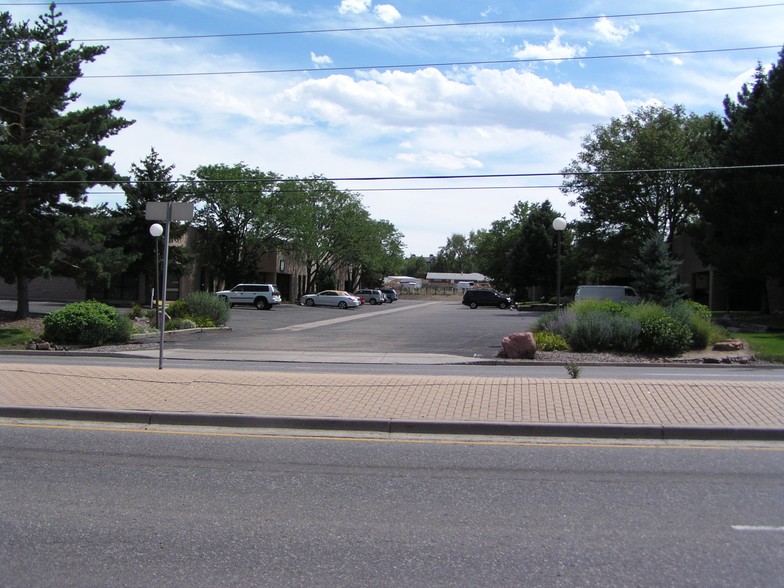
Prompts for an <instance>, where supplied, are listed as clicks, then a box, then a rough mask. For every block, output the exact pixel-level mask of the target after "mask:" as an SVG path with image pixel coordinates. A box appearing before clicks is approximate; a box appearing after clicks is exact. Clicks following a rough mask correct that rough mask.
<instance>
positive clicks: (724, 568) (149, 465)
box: [0, 426, 784, 587]
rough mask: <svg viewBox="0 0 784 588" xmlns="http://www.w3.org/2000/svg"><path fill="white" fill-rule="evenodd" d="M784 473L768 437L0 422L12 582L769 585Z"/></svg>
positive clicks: (783, 506)
mask: <svg viewBox="0 0 784 588" xmlns="http://www.w3.org/2000/svg"><path fill="white" fill-rule="evenodd" d="M237 433H242V434H237ZM782 484H784V453H782V450H781V448H780V447H769V446H759V447H756V448H754V447H751V446H748V445H719V446H716V445H712V446H705V445H698V446H685V445H677V446H675V445H663V444H656V445H647V446H646V445H639V444H637V445H630V444H625V445H619V446H608V445H598V444H592V445H576V444H564V443H558V444H551V445H546V444H537V443H513V442H503V443H501V442H498V440H493V439H489V440H483V441H482V442H476V441H475V440H473V439H471V438H441V439H438V440H437V441H435V440H430V439H427V438H421V437H420V438H401V439H399V440H397V441H393V440H390V439H388V438H383V439H382V438H379V439H367V438H366V439H360V438H354V439H347V438H332V439H326V438H303V437H301V436H300V437H286V436H281V437H269V436H264V435H261V434H252V433H250V432H247V433H246V432H242V431H239V432H236V433H235V434H230V435H229V434H221V433H220V432H219V431H206V432H202V433H195V432H191V431H188V430H182V429H179V430H171V429H169V430H166V431H150V430H143V429H126V430H118V429H107V428H103V429H102V430H77V429H72V428H68V427H59V428H46V427H43V428H37V427H35V428H34V427H30V426H0V485H1V486H2V488H3V500H2V501H0V522H1V524H2V529H3V532H2V533H0V569H2V570H3V580H2V584H3V585H4V586H9V587H13V586H25V587H26V586H34V585H57V586H88V585H91V586H107V585H126V586H149V585H155V586H226V585H237V586H241V585H244V586H249V585H256V586H303V585H308V586H377V585H379V584H380V583H383V584H384V585H388V586H437V585H440V586H447V585H449V586H458V585H459V586H575V585H580V586H589V585H590V586H774V585H780V583H781V578H782V577H784V558H782V557H781V546H782V538H783V537H784V535H783V534H782V532H783V531H784V503H782V501H781V488H782Z"/></svg>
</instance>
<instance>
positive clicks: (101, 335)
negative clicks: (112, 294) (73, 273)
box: [43, 300, 132, 347]
mask: <svg viewBox="0 0 784 588" xmlns="http://www.w3.org/2000/svg"><path fill="white" fill-rule="evenodd" d="M43 323H44V338H45V339H46V340H47V341H50V342H52V343H70V344H73V345H86V346H90V347H93V346H97V345H103V344H104V343H108V342H111V343H127V342H128V340H129V339H130V337H131V329H132V324H131V319H130V318H128V316H126V315H119V314H117V311H116V310H115V309H114V308H112V307H111V306H109V305H108V304H104V303H102V302H96V301H94V300H91V301H88V302H76V303H74V304H69V305H67V306H65V307H64V308H61V309H60V310H56V311H54V312H52V313H49V314H48V315H46V316H45V317H44V320H43Z"/></svg>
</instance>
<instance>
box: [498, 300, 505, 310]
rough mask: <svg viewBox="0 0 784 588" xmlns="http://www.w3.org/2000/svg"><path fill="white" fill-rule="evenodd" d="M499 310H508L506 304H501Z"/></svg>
mask: <svg viewBox="0 0 784 588" xmlns="http://www.w3.org/2000/svg"><path fill="white" fill-rule="evenodd" d="M498 308H500V309H501V310H506V302H501V303H500V304H499V305H498Z"/></svg>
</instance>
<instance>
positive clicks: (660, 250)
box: [632, 234, 685, 306]
mask: <svg viewBox="0 0 784 588" xmlns="http://www.w3.org/2000/svg"><path fill="white" fill-rule="evenodd" d="M680 264H681V262H680V261H678V260H677V259H674V258H672V257H671V256H670V253H669V250H668V248H667V243H666V241H665V240H664V237H662V235H660V234H656V235H655V236H653V237H650V238H649V239H647V240H646V241H645V242H644V243H643V244H642V247H640V251H639V254H638V256H637V258H635V259H634V260H633V262H632V265H633V268H632V279H633V282H632V286H633V287H634V288H636V289H637V292H639V294H640V296H641V297H642V298H643V299H644V300H647V301H649V302H656V303H657V304H661V305H662V306H670V305H671V304H673V303H675V302H676V301H678V300H679V299H680V298H682V297H683V294H684V288H685V287H684V285H683V284H680V283H679V282H678V266H680Z"/></svg>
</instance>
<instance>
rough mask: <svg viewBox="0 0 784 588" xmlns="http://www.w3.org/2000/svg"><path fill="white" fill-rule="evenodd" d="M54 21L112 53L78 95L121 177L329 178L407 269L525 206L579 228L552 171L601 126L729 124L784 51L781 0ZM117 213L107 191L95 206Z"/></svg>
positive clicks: (27, 9) (404, 1)
mask: <svg viewBox="0 0 784 588" xmlns="http://www.w3.org/2000/svg"><path fill="white" fill-rule="evenodd" d="M30 4H31V2H30V1H29V0H28V1H27V2H23V0H17V1H16V3H13V2H11V3H2V2H0V11H8V12H10V13H11V15H12V17H13V19H14V21H21V20H28V19H35V17H36V16H37V15H38V14H40V13H42V12H45V11H46V3H44V2H42V3H41V4H40V5H30ZM58 8H59V10H60V11H62V13H63V18H64V19H65V20H67V21H68V33H67V37H68V38H72V39H74V40H76V41H77V42H82V43H85V44H102V45H106V46H107V47H108V50H107V52H106V54H105V55H103V56H101V57H98V58H97V59H96V60H95V62H93V63H90V64H86V65H85V67H84V68H83V72H84V77H83V78H82V79H80V80H79V81H78V82H77V83H76V84H75V85H74V86H73V89H75V90H77V91H78V92H80V93H81V98H80V99H79V101H78V102H77V103H76V107H80V108H81V107H86V106H90V105H93V104H103V103H106V102H107V101H108V100H110V99H114V98H120V99H122V100H124V101H125V106H124V108H123V110H122V112H121V114H122V116H124V117H126V118H131V119H134V120H135V121H136V123H135V124H134V125H132V126H131V127H129V128H128V129H126V130H124V131H122V132H121V133H120V134H118V135H117V136H115V137H112V138H111V139H109V140H107V141H105V144H106V145H107V146H109V147H110V148H112V149H113V150H114V153H113V155H112V157H111V161H112V162H113V163H114V164H115V166H116V168H117V170H118V172H120V173H122V174H127V173H129V171H130V167H131V165H132V164H133V163H138V162H139V161H141V160H142V159H143V158H144V157H146V156H147V155H148V154H149V153H150V149H151V148H154V149H155V150H156V151H157V152H158V153H159V154H160V156H161V158H162V159H163V161H164V163H165V164H167V165H173V166H175V169H174V174H175V176H176V177H180V176H181V175H186V174H189V173H190V172H191V171H192V170H194V169H195V168H196V167H198V166H200V165H210V164H218V163H224V164H228V165H233V164H235V163H239V162H244V163H245V164H247V165H249V166H251V167H257V168H259V169H261V170H262V171H271V172H275V173H277V174H280V175H282V176H285V177H292V176H298V177H307V176H312V175H320V176H324V177H326V178H329V179H334V180H335V182H336V184H337V186H338V187H339V188H341V189H344V190H349V191H351V192H355V193H357V194H359V195H360V197H361V199H362V202H363V204H364V206H365V207H366V208H367V210H368V211H369V212H370V214H371V216H372V217H373V218H375V219H378V220H381V219H385V220H388V221H390V222H392V223H393V224H394V225H395V226H396V227H397V229H398V230H399V231H400V232H401V233H402V234H403V241H404V243H405V246H406V254H415V255H425V256H427V255H430V254H435V253H437V252H438V249H439V247H442V246H444V245H445V244H446V241H447V238H448V237H450V236H451V235H452V234H455V233H459V234H463V235H466V236H467V235H468V234H469V233H470V232H471V231H477V230H481V229H488V228H490V226H491V224H492V222H493V221H495V220H499V219H501V218H503V217H509V216H510V215H511V212H512V210H513V208H514V206H515V204H516V203H517V202H520V201H525V202H531V203H541V202H543V201H545V200H549V201H550V202H551V203H552V204H553V207H554V208H555V210H557V211H559V212H560V213H561V214H563V215H564V216H565V218H566V219H567V220H573V219H576V218H579V215H580V211H579V208H576V207H573V206H570V205H569V201H570V200H571V199H573V196H571V197H570V196H569V195H564V194H562V193H561V191H560V190H559V186H560V185H561V181H562V178H561V176H560V175H558V174H559V172H560V171H561V170H562V169H563V168H564V167H565V166H566V165H568V164H569V163H570V162H571V161H572V160H573V159H575V158H576V157H577V156H578V154H579V152H580V146H581V143H582V140H583V139H584V138H585V137H586V136H587V135H589V134H590V133H591V132H592V130H593V129H594V128H595V126H596V125H603V124H606V123H608V122H609V121H610V120H611V119H612V118H613V117H623V116H626V115H628V114H630V113H633V112H634V111H635V110H636V109H638V108H640V107H642V106H645V105H656V104H658V105H664V106H668V107H670V106H673V105H675V104H681V105H683V106H684V107H685V108H686V110H687V111H690V112H695V113H697V114H704V113H707V112H717V113H721V112H722V101H723V99H724V97H725V96H726V95H730V96H731V97H733V98H734V97H735V96H736V95H737V92H738V91H739V90H740V89H741V86H742V84H743V83H744V82H747V81H749V80H751V79H752V76H753V73H754V69H755V67H756V66H757V64H758V63H762V64H763V65H770V64H772V63H775V62H776V61H777V60H778V53H779V51H780V50H781V48H782V45H784V2H782V3H776V2H765V1H764V0H759V1H757V2H754V1H749V0H727V1H723V0H712V1H711V0H655V1H654V0H647V1H640V2H628V1H627V0H617V1H610V0H607V1H590V0H588V1H585V0H583V1H558V0H555V1H552V2H541V1H538V0H536V1H535V0H480V1H477V2H474V1H469V0H384V1H382V2H377V1H375V0H327V1H315V0H303V1H299V0H297V1H294V0H291V1H286V0H144V1H140V0H126V1H124V2H120V1H118V0H115V1H106V2H101V1H95V0H93V1H82V2H76V1H71V2H62V3H60V4H58ZM717 9H722V10H717ZM685 11H689V12H685ZM696 11H701V12H696ZM632 13H633V14H632ZM668 13H669V14H668ZM122 200H123V199H122V196H121V193H120V195H118V194H116V193H115V194H112V193H111V192H108V191H107V189H106V188H99V189H96V190H95V191H93V193H92V194H91V195H90V200H89V201H90V203H91V204H97V203H99V202H103V201H105V202H108V203H109V204H110V205H115V204H117V203H120V202H122Z"/></svg>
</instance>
